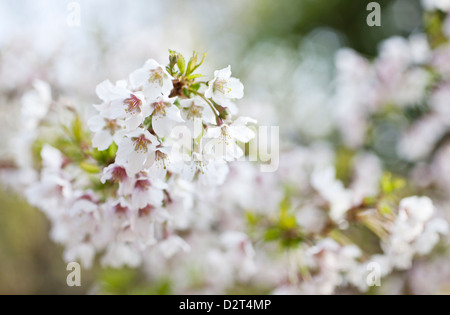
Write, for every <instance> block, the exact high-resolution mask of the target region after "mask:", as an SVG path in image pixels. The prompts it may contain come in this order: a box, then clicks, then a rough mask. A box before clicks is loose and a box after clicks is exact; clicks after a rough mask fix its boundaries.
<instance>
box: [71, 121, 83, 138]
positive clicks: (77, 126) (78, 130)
mask: <svg viewBox="0 0 450 315" xmlns="http://www.w3.org/2000/svg"><path fill="white" fill-rule="evenodd" d="M72 132H73V136H74V138H75V140H76V141H77V142H78V143H80V142H81V141H82V140H83V124H82V123H81V120H80V117H78V115H77V116H76V117H75V119H74V121H73V123H72Z"/></svg>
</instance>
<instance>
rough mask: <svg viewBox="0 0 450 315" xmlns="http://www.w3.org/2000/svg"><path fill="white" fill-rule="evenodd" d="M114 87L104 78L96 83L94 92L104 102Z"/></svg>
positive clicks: (107, 100) (107, 99)
mask: <svg viewBox="0 0 450 315" xmlns="http://www.w3.org/2000/svg"><path fill="white" fill-rule="evenodd" d="M113 88H114V85H113V84H112V83H111V81H109V80H105V81H103V82H101V83H100V84H98V85H97V87H96V88H95V92H96V93H97V96H98V97H99V98H100V99H101V100H102V101H104V102H109V101H110V97H111V93H110V91H111V90H112V89H113Z"/></svg>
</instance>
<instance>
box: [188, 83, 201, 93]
mask: <svg viewBox="0 0 450 315" xmlns="http://www.w3.org/2000/svg"><path fill="white" fill-rule="evenodd" d="M200 85H201V84H200V83H194V84H192V85H191V86H190V87H189V88H190V89H191V90H194V91H198V89H199V88H200Z"/></svg>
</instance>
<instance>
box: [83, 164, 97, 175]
mask: <svg viewBox="0 0 450 315" xmlns="http://www.w3.org/2000/svg"><path fill="white" fill-rule="evenodd" d="M80 167H81V169H82V170H84V171H86V172H88V173H91V174H97V173H98V172H100V168H99V167H98V166H97V165H94V164H90V163H88V162H81V163H80Z"/></svg>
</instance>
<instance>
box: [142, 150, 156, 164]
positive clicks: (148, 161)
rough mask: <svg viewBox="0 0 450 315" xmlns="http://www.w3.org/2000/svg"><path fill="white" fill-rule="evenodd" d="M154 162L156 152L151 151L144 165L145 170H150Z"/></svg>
mask: <svg viewBox="0 0 450 315" xmlns="http://www.w3.org/2000/svg"><path fill="white" fill-rule="evenodd" d="M154 162H155V151H153V150H149V152H148V154H147V159H146V160H145V163H144V169H148V168H149V167H151V166H152V165H153V163H154Z"/></svg>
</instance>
